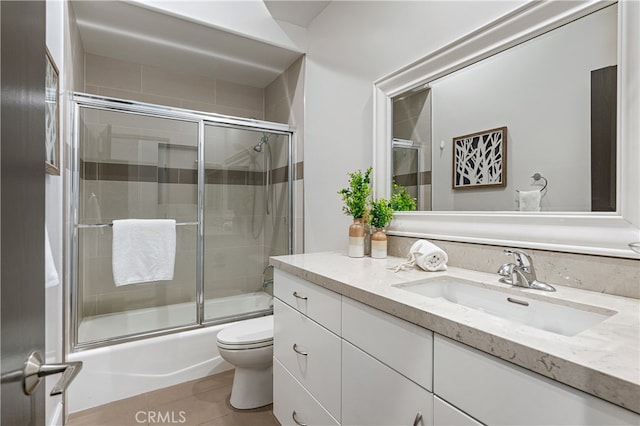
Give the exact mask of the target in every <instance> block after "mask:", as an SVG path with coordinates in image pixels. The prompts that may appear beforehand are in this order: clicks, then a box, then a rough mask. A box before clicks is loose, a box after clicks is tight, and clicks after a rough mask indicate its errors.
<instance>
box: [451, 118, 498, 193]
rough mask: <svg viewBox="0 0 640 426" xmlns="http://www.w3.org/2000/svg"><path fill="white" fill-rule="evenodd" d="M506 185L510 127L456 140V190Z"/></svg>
mask: <svg viewBox="0 0 640 426" xmlns="http://www.w3.org/2000/svg"><path fill="white" fill-rule="evenodd" d="M506 185H507V128H506V127H499V128H497V129H491V130H485V131H482V132H477V133H472V134H470V135H464V136H458V137H455V138H453V189H471V188H485V187H490V186H506Z"/></svg>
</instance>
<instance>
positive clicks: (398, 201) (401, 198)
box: [389, 182, 416, 212]
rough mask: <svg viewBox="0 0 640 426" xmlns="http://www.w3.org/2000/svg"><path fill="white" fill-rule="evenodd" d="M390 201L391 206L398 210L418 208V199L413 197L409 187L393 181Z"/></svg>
mask: <svg viewBox="0 0 640 426" xmlns="http://www.w3.org/2000/svg"><path fill="white" fill-rule="evenodd" d="M389 202H390V203H391V208H393V210H394V211H396V212H405V211H411V210H416V199H415V198H411V195H409V193H408V192H407V188H405V187H404V186H401V185H397V184H396V183H395V182H393V191H392V194H391V199H390V200H389Z"/></svg>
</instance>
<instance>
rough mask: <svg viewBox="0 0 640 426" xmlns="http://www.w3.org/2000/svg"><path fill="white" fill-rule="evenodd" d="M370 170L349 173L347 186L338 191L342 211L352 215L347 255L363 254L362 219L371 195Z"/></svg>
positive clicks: (361, 255)
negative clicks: (342, 203)
mask: <svg viewBox="0 0 640 426" xmlns="http://www.w3.org/2000/svg"><path fill="white" fill-rule="evenodd" d="M371 170H372V168H371V167H369V168H368V169H367V170H365V171H364V172H362V171H361V170H356V171H355V172H352V173H349V174H348V175H349V186H348V187H347V188H343V189H341V190H339V191H338V194H340V195H342V201H343V202H344V205H343V206H342V211H343V212H344V213H345V214H346V215H348V216H351V217H353V224H351V226H350V227H349V256H350V257H363V256H364V234H365V229H364V223H363V222H364V220H363V218H364V217H365V215H367V208H368V200H369V196H370V195H371Z"/></svg>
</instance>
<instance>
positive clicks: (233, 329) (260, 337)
mask: <svg viewBox="0 0 640 426" xmlns="http://www.w3.org/2000/svg"><path fill="white" fill-rule="evenodd" d="M272 340H273V315H267V316H264V317H260V318H253V319H250V320H245V321H241V322H239V323H238V324H235V325H232V326H230V327H227V328H224V329H222V330H220V332H219V333H218V343H222V344H224V345H233V346H244V345H255V344H256V343H265V342H271V341H272Z"/></svg>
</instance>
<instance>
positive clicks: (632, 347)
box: [271, 252, 640, 413]
mask: <svg viewBox="0 0 640 426" xmlns="http://www.w3.org/2000/svg"><path fill="white" fill-rule="evenodd" d="M404 260H405V259H402V258H398V257H388V258H386V259H372V258H370V257H364V258H350V257H348V256H347V255H346V253H341V252H325V253H308V254H298V255H289V256H277V257H272V258H271V264H272V265H274V267H276V268H278V269H280V270H282V271H285V272H288V273H290V274H293V275H296V276H298V277H301V278H304V279H306V280H308V281H310V282H312V283H315V284H317V285H319V286H321V287H324V288H327V289H329V290H332V291H335V292H337V293H339V294H341V295H343V296H346V297H349V298H352V299H355V300H357V301H359V302H362V303H364V304H367V305H370V306H372V307H374V308H377V309H379V310H381V311H384V312H387V313H389V314H391V315H394V316H396V317H398V318H402V319H404V320H407V321H409V322H412V323H414V324H418V325H420V326H422V327H424V328H427V329H429V330H432V331H434V332H436V333H438V334H441V335H443V336H446V337H449V338H451V339H454V340H457V341H459V342H462V343H465V344H467V345H469V346H471V347H474V348H476V349H479V350H481V351H483V352H486V353H488V354H491V355H494V356H497V357H499V358H502V359H504V360H506V361H509V362H511V363H514V364H516V365H519V366H521V367H524V368H526V369H528V370H531V371H535V372H536V373H539V374H542V375H544V376H547V377H549V378H552V379H554V380H557V381H559V382H561V383H564V384H567V385H569V386H572V387H574V388H577V389H580V390H582V391H585V392H587V393H590V394H592V395H595V396H597V397H599V398H602V399H604V400H606V401H610V402H612V403H614V404H617V405H620V406H622V407H626V408H628V409H630V410H632V411H634V412H636V413H640V301H639V300H637V299H631V298H626V297H620V296H612V295H607V294H602V293H596V292H592V291H586V290H581V289H575V288H570V287H562V286H559V285H555V284H554V283H549V284H552V285H554V287H555V288H556V290H557V291H556V292H542V291H539V290H529V289H524V288H519V287H512V286H510V285H505V284H502V283H499V282H498V278H499V277H498V274H488V273H484V272H477V271H471V270H467V269H461V268H456V267H449V268H448V270H447V271H445V272H425V271H422V270H419V269H417V268H414V269H411V270H402V271H399V272H394V270H393V269H394V267H395V266H396V265H398V264H400V263H402V262H403V261H404ZM443 275H449V276H454V277H458V278H463V279H467V280H472V281H476V282H479V283H481V285H482V286H485V287H491V288H498V289H499V290H500V291H504V292H507V293H511V294H513V295H515V296H517V295H520V296H525V297H527V298H530V299H531V298H532V299H537V300H542V301H551V302H553V303H556V304H562V305H568V306H572V307H579V308H580V309H583V310H590V311H594V312H606V311H613V312H615V313H614V314H613V315H611V316H610V317H609V318H607V319H606V320H604V321H602V322H600V323H598V324H596V325H595V326H593V327H591V328H588V329H587V330H585V331H582V332H580V333H578V334H576V335H574V336H565V335H561V334H556V333H553V332H550V331H545V330H541V329H538V328H534V327H531V326H527V325H524V324H519V323H517V322H514V321H511V320H506V319H502V318H499V317H496V316H493V315H490V314H487V313H484V312H481V311H479V310H476V309H472V308H468V307H465V306H462V305H459V304H455V303H452V302H449V301H447V300H444V299H442V298H430V297H426V296H422V295H418V294H415V293H412V292H409V291H406V290H403V289H401V288H397V287H394V285H397V284H404V283H410V282H412V281H416V280H424V279H426V278H433V277H438V276H443ZM610 313H611V312H610Z"/></svg>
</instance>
